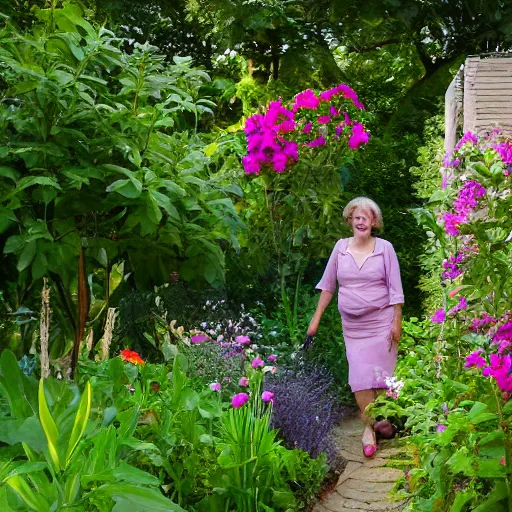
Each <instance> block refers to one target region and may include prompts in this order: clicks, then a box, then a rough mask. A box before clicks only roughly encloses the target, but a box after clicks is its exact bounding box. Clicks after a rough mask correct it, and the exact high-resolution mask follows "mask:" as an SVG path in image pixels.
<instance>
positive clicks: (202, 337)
mask: <svg viewBox="0 0 512 512" xmlns="http://www.w3.org/2000/svg"><path fill="white" fill-rule="evenodd" d="M205 341H210V338H209V337H208V336H205V335H204V334H196V335H194V336H192V337H191V338H190V342H191V343H204V342H205Z"/></svg>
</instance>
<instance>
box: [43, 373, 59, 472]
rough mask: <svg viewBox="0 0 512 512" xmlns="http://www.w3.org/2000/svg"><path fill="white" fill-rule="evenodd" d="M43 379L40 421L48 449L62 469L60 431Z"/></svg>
mask: <svg viewBox="0 0 512 512" xmlns="http://www.w3.org/2000/svg"><path fill="white" fill-rule="evenodd" d="M43 382H44V381H43V379H41V380H40V381H39V393H38V397H39V421H40V422H41V425H42V427H43V430H44V433H45V436H46V440H47V441H48V451H49V453H50V457H51V459H52V461H53V463H54V465H55V469H56V470H57V471H59V470H60V461H59V452H58V449H57V447H58V446H59V431H58V429H57V425H56V424H55V421H54V420H53V418H52V415H51V414H50V409H48V404H47V403H46V397H45V395H44V383H43Z"/></svg>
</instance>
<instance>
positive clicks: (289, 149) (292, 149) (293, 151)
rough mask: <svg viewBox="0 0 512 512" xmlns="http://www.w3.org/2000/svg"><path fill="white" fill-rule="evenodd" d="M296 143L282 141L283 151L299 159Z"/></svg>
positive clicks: (294, 158)
mask: <svg viewBox="0 0 512 512" xmlns="http://www.w3.org/2000/svg"><path fill="white" fill-rule="evenodd" d="M298 147H299V146H298V144H297V143H296V142H293V141H291V142H288V141H284V147H283V153H284V154H285V155H286V156H288V157H290V158H293V160H295V161H297V160H298V159H299V153H298Z"/></svg>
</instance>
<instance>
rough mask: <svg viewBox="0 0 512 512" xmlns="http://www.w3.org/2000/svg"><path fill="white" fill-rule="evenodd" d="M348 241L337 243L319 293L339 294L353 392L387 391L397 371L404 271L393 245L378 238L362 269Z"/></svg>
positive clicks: (349, 378)
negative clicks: (395, 331)
mask: <svg viewBox="0 0 512 512" xmlns="http://www.w3.org/2000/svg"><path fill="white" fill-rule="evenodd" d="M348 241H349V239H348V238H342V239H341V240H338V242H337V243H336V245H335V246H334V249H333V251H332V253H331V256H330V258H329V261H328V263H327V266H326V268H325V272H324V275H323V277H322V279H321V280H320V282H319V283H318V284H317V285H316V288H317V289H320V290H328V291H330V292H333V293H334V292H335V291H336V286H337V284H338V285H339V287H338V310H339V312H340V314H341V321H342V327H343V336H344V338H345V347H346V352H347V359H348V364H349V375H348V382H349V385H350V387H351V389H352V391H353V392H355V391H361V390H365V389H379V388H385V387H386V384H385V379H386V377H391V376H392V375H393V372H394V371H395V366H396V359H397V346H396V344H395V343H393V344H392V346H391V350H390V349H389V347H390V341H391V328H392V323H393V315H394V307H393V305H394V304H403V302H404V295H403V290H402V282H401V279H400V268H399V265H398V259H397V257H396V253H395V250H394V249H393V246H392V245H391V244H390V243H389V242H388V241H387V240H384V239H382V238H376V239H375V249H374V251H373V253H371V254H370V255H369V256H368V258H367V259H366V260H365V261H364V263H363V265H362V266H361V268H359V267H358V266H357V263H356V262H355V260H354V258H353V256H352V255H351V254H350V253H349V252H348V251H347V246H348Z"/></svg>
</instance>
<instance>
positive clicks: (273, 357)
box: [267, 354, 277, 363]
mask: <svg viewBox="0 0 512 512" xmlns="http://www.w3.org/2000/svg"><path fill="white" fill-rule="evenodd" d="M267 360H268V361H270V362H272V363H275V362H276V361H277V355H276V354H270V355H269V356H268V357H267Z"/></svg>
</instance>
